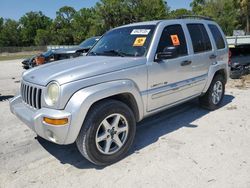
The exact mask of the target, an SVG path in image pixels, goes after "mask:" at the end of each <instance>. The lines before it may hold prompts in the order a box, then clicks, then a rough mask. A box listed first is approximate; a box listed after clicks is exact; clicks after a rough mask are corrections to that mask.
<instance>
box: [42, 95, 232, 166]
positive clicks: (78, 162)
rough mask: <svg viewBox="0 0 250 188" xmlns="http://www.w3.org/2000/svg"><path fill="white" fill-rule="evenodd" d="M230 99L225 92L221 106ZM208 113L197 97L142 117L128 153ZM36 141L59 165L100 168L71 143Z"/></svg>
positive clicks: (192, 126)
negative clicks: (143, 118)
mask: <svg viewBox="0 0 250 188" xmlns="http://www.w3.org/2000/svg"><path fill="white" fill-rule="evenodd" d="M233 99H234V97H233V96H231V95H225V98H224V100H223V102H222V104H221V106H222V107H223V106H225V105H227V104H229V103H231V102H232V100H233ZM208 113H209V111H208V110H205V109H203V108H200V107H199V103H198V101H197V100H193V101H190V102H187V103H185V104H182V105H180V106H177V107H174V108H171V109H169V110H165V111H163V112H161V113H159V114H156V115H154V116H151V117H149V118H146V119H145V120H143V121H141V122H140V123H139V124H138V126H137V133H136V138H135V141H134V145H133V147H132V149H131V151H130V152H129V154H128V155H131V154H133V153H134V152H138V151H139V150H141V149H143V148H144V147H147V146H148V145H150V144H152V143H154V142H157V141H158V139H159V138H160V137H162V136H164V135H166V134H168V133H171V132H173V131H176V130H178V129H180V128H182V127H188V128H191V129H194V128H196V127H197V125H193V124H192V122H193V121H195V120H197V119H199V118H201V117H202V116H204V115H206V114H208ZM37 140H38V142H39V143H40V144H41V145H42V146H43V147H44V149H46V150H47V151H48V152H49V153H50V154H51V155H53V156H54V157H55V158H57V159H58V160H59V161H60V162H61V163H62V164H71V165H73V166H75V167H76V168H80V169H87V168H96V169H102V167H98V166H95V165H93V164H92V163H90V162H88V161H87V160H86V159H85V158H83V157H82V156H81V154H80V153H79V151H78V150H77V147H76V145H75V144H71V145H66V146H62V145H56V144H54V143H51V142H48V141H46V140H44V139H42V138H40V137H38V138H37Z"/></svg>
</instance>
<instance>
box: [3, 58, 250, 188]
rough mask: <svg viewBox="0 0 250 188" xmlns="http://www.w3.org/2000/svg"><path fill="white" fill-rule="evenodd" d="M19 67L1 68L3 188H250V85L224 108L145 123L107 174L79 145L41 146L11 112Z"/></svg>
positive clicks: (231, 92) (192, 108) (189, 108)
mask: <svg viewBox="0 0 250 188" xmlns="http://www.w3.org/2000/svg"><path fill="white" fill-rule="evenodd" d="M20 61H21V60H16V61H5V62H1V69H0V117H1V121H0V188H5V187H6V188H7V187H8V188H9V187H15V188H16V187H69V186H70V187H76V186H80V187H183V188H186V187H197V188H198V187H199V188H200V187H219V188H221V187H227V188H228V187H232V188H235V187H239V188H248V187H250V149H249V143H250V105H249V104H250V97H249V96H250V89H249V88H250V79H249V77H245V78H244V79H242V80H236V81H232V80H231V81H230V82H229V83H228V86H227V90H226V96H225V98H224V101H223V104H222V107H221V108H220V109H218V110H216V111H213V112H209V111H207V110H204V109H201V108H200V107H199V105H198V103H197V101H196V100H194V101H191V102H189V103H186V104H183V105H181V106H179V107H176V108H175V109H171V110H167V111H164V112H162V113H160V114H158V115H156V116H153V117H150V118H148V119H146V120H144V121H143V122H141V123H140V124H139V126H138V128H137V136H136V140H135V143H134V146H133V148H132V149H131V152H130V153H129V155H128V156H127V157H126V158H125V159H123V160H121V161H120V162H117V163H116V164H113V165H111V166H107V167H104V168H99V167H96V166H94V165H92V164H91V163H89V162H88V161H87V160H85V159H84V158H83V157H81V155H80V154H79V152H78V151H77V149H76V146H75V145H74V144H72V145H68V146H59V145H56V144H53V143H50V142H47V141H45V140H43V139H40V138H37V137H36V135H35V134H34V133H33V132H32V131H31V130H29V129H28V128H27V127H26V126H25V125H24V124H23V123H22V122H21V121H19V120H18V119H17V118H16V117H15V116H14V115H12V114H11V113H10V111H9V105H8V98H10V97H12V96H13V95H15V93H16V92H17V90H18V88H19V85H20V83H19V81H20V77H21V73H22V71H23V70H22V68H21V64H20Z"/></svg>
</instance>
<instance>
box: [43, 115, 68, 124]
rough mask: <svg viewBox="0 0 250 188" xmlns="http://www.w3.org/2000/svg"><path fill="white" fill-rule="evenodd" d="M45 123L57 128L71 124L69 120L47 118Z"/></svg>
mask: <svg viewBox="0 0 250 188" xmlns="http://www.w3.org/2000/svg"><path fill="white" fill-rule="evenodd" d="M43 121H44V122H45V123H47V124H50V125H56V126H61V125H66V124H67V123H68V122H69V120H68V118H62V119H52V118H47V117H44V118H43Z"/></svg>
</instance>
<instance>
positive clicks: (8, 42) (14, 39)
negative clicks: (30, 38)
mask: <svg viewBox="0 0 250 188" xmlns="http://www.w3.org/2000/svg"><path fill="white" fill-rule="evenodd" d="M1 20H2V19H1ZM2 21H3V20H2ZM19 45H20V29H19V24H18V22H16V21H15V20H11V19H6V20H5V21H3V22H2V29H1V33H0V46H3V47H5V46H19Z"/></svg>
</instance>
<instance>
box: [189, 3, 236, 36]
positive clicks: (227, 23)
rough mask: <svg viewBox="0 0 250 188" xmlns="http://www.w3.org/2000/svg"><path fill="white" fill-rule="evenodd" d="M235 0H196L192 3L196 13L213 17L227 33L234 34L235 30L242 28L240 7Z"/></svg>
mask: <svg viewBox="0 0 250 188" xmlns="http://www.w3.org/2000/svg"><path fill="white" fill-rule="evenodd" d="M234 1H235V0H216V1H215V0H194V1H193V2H192V3H191V7H192V11H193V12H194V14H196V15H203V16H209V17H211V18H213V19H214V20H215V21H216V22H217V23H218V24H219V25H220V26H221V27H222V29H223V31H224V32H225V34H227V35H232V34H233V30H235V29H241V28H240V21H239V19H238V17H239V7H237V6H236V4H235V2H234Z"/></svg>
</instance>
